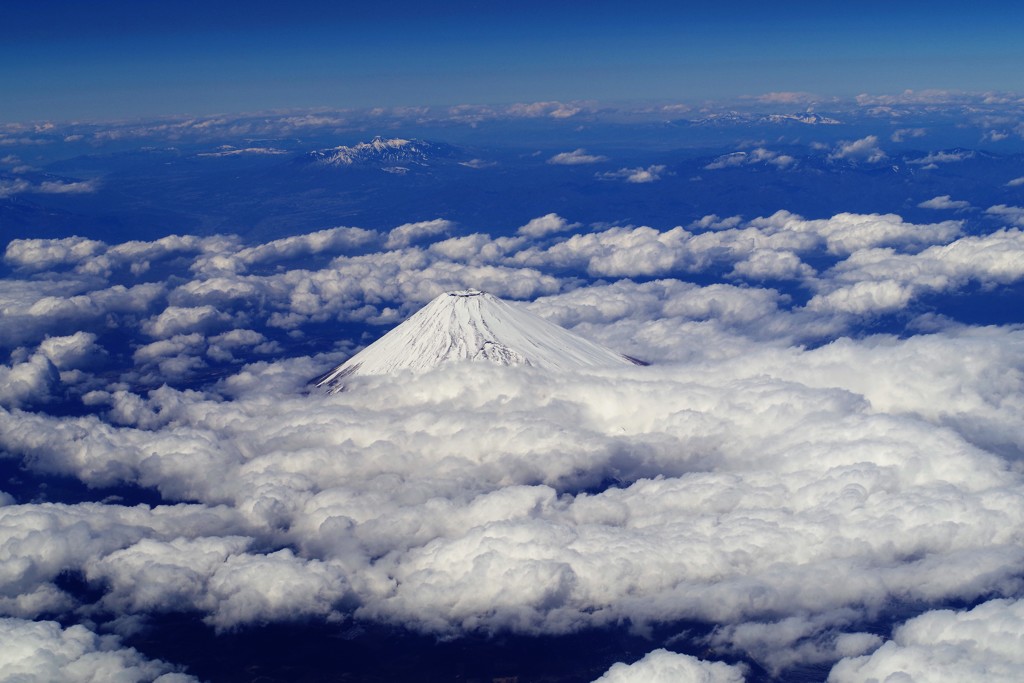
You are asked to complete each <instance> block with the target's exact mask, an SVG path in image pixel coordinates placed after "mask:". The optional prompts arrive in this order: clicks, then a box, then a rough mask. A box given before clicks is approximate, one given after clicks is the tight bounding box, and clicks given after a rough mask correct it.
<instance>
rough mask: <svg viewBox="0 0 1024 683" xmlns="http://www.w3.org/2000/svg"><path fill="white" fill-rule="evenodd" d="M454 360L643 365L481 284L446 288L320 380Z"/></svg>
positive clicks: (332, 388)
mask: <svg viewBox="0 0 1024 683" xmlns="http://www.w3.org/2000/svg"><path fill="white" fill-rule="evenodd" d="M452 361H474V362H491V363H497V364H499V365H529V366H533V367H538V368H543V369H547V370H561V371H565V370H573V369H578V368H586V367H604V366H614V365H643V363H642V362H640V361H637V360H635V359H633V358H629V357H628V356H624V355H622V354H620V353H617V352H615V351H612V350H611V349H609V348H606V347H604V346H601V345H600V344H596V343H594V342H592V341H590V340H588V339H584V338H583V337H580V336H579V335H577V334H574V333H572V332H570V331H568V330H566V329H564V328H562V327H559V326H558V325H556V324H554V323H551V322H548V321H547V320H544V319H543V318H541V317H539V316H537V315H534V314H533V313H531V312H529V311H527V310H525V309H523V308H521V307H519V306H517V305H515V304H512V303H509V302H506V301H503V300H501V299H499V298H498V297H496V296H493V295H491V294H487V293H486V292H481V291H480V290H477V289H467V290H462V291H456V292H446V293H444V294H442V295H440V296H438V297H437V298H435V299H434V300H433V301H431V302H430V303H428V304H427V305H426V306H424V307H423V308H421V309H420V310H419V311H417V312H416V313H415V314H413V315H412V316H411V317H410V318H409V319H408V320H406V321H405V322H403V323H402V324H401V325H399V326H398V327H396V328H395V329H393V330H391V331H390V332H388V333H387V334H386V335H384V336H383V337H381V338H380V339H378V340H377V341H376V342H374V343H373V344H371V345H369V346H367V347H366V348H365V349H363V350H362V351H360V352H359V353H357V354H356V355H355V356H353V357H352V358H350V359H348V360H347V361H345V362H344V363H342V364H341V365H339V366H338V367H336V368H334V369H333V370H331V371H330V372H329V373H327V374H326V375H324V376H323V377H322V378H320V379H319V380H318V381H317V386H318V387H320V388H322V389H325V390H326V391H328V392H329V393H336V392H339V391H342V390H343V389H344V387H345V380H346V379H347V378H351V377H354V376H359V375H384V374H391V373H394V372H399V371H402V370H412V371H416V372H422V371H425V370H430V369H432V368H435V367H437V366H438V365H441V364H443V363H448V362H452Z"/></svg>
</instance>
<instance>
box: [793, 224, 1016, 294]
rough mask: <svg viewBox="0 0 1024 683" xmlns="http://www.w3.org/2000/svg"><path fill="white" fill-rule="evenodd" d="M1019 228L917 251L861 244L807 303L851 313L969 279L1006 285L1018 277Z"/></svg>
mask: <svg viewBox="0 0 1024 683" xmlns="http://www.w3.org/2000/svg"><path fill="white" fill-rule="evenodd" d="M1022 249H1024V233H1021V231H1020V230H1017V229H1010V230H1000V231H998V232H995V233H992V234H990V235H984V236H980V237H976V236H969V237H962V238H960V239H958V240H956V241H954V242H952V243H950V244H946V245H936V246H932V247H928V248H927V249H925V250H924V251H922V252H920V253H918V254H898V253H896V252H895V251H894V250H892V249H863V250H860V251H858V252H856V253H854V254H853V255H851V256H850V258H848V259H847V260H845V261H843V262H841V263H839V264H838V265H836V266H835V267H834V268H832V269H831V270H830V271H829V273H827V274H826V275H827V276H828V277H826V278H823V279H822V280H821V281H820V282H819V284H818V286H819V289H820V290H821V291H820V292H819V293H818V294H816V295H815V296H814V297H813V298H812V299H811V300H810V301H809V302H808V304H807V305H808V308H810V309H813V310H819V311H821V310H835V311H844V312H848V313H855V314H865V313H880V312H886V311H893V310H897V309H900V308H902V307H904V306H905V305H906V304H907V302H909V301H910V300H911V299H913V298H915V297H918V296H921V295H922V294H925V293H928V292H942V291H948V290H951V289H954V288H957V287H960V286H963V285H964V284H966V283H968V282H971V281H975V282H979V283H981V284H982V285H984V286H989V285H994V284H1009V283H1012V282H1016V281H1018V280H1020V279H1021V278H1022V277H1024V261H1022V260H1021V258H1020V254H1021V250H1022Z"/></svg>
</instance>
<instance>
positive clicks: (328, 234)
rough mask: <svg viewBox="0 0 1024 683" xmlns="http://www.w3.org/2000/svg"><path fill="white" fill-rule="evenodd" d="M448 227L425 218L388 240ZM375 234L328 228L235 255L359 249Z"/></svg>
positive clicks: (242, 258) (249, 261) (262, 259)
mask: <svg viewBox="0 0 1024 683" xmlns="http://www.w3.org/2000/svg"><path fill="white" fill-rule="evenodd" d="M447 227H448V224H447V222H446V221H426V222H424V223H413V224H409V225H403V226H399V227H397V228H395V229H394V230H392V231H391V235H390V236H389V242H390V240H391V239H393V238H396V236H401V235H407V236H408V237H409V238H411V237H414V236H419V235H422V234H432V233H431V232H429V231H430V230H434V231H435V232H437V231H441V230H443V229H445V228H447ZM377 239H378V235H377V233H376V232H375V231H373V230H363V229H362V228H345V227H342V228H331V229H329V230H320V231H318V232H312V233H308V234H305V235H296V236H294V237H285V238H282V239H278V240H273V241H270V242H267V243H265V244H260V245H258V246H255V247H249V248H247V249H242V250H241V251H239V252H238V253H237V254H235V255H234V259H235V260H237V261H238V262H239V263H241V264H244V265H245V266H252V265H255V264H260V263H267V262H274V261H281V260H284V259H293V258H297V257H300V256H309V255H313V254H322V253H325V252H328V253H336V252H343V251H346V250H350V249H358V248H361V247H365V246H368V245H371V244H373V243H374V242H376V241H377Z"/></svg>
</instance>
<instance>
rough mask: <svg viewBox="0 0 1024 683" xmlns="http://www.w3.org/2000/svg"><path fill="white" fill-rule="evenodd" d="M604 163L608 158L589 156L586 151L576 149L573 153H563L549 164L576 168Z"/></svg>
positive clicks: (552, 158) (549, 161)
mask: <svg viewBox="0 0 1024 683" xmlns="http://www.w3.org/2000/svg"><path fill="white" fill-rule="evenodd" d="M602 161H608V157H605V156H601V155H598V154H587V150H585V149H582V148H580V149H576V150H573V151H571V152H561V153H559V154H556V155H555V156H553V157H551V158H550V159H548V163H549V164H558V165H563V166H576V165H579V164H597V163H600V162H602Z"/></svg>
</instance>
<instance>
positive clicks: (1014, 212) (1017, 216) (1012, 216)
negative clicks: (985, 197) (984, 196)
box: [985, 204, 1024, 227]
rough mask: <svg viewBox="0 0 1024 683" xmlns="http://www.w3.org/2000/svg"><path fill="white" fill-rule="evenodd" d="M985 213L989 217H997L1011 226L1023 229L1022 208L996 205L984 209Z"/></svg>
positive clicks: (1023, 217)
mask: <svg viewBox="0 0 1024 683" xmlns="http://www.w3.org/2000/svg"><path fill="white" fill-rule="evenodd" d="M985 213H987V214H988V215H990V216H999V217H1000V218H1002V219H1004V220H1006V221H1009V222H1010V224H1011V225H1017V226H1021V227H1024V206H1007V205H1006V204H996V205H995V206H990V207H988V208H987V209H985Z"/></svg>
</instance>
